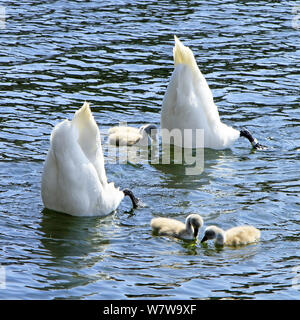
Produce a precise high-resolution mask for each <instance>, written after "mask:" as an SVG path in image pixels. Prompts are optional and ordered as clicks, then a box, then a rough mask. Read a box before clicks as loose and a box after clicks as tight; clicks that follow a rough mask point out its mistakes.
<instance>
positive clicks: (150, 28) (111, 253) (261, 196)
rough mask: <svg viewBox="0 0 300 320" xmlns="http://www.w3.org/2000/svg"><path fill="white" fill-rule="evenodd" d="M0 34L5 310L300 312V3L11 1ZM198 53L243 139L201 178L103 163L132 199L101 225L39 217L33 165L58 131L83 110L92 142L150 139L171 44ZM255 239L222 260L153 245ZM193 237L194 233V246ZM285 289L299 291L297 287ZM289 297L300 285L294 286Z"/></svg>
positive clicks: (202, 248) (190, 247)
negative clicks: (114, 133)
mask: <svg viewBox="0 0 300 320" xmlns="http://www.w3.org/2000/svg"><path fill="white" fill-rule="evenodd" d="M2 5H3V6H5V7H6V24H5V29H0V39H1V40H0V41H1V42H0V44H1V45H0V66H1V68H0V74H1V79H0V101H1V107H0V212H1V217H0V252H1V254H0V264H1V268H2V269H1V270H3V268H4V269H5V274H6V288H5V289H0V298H1V299H148V298H149V299H199V298H200V299H206V298H208V299H221V298H238V299H243V298H247V299H299V298H300V291H299V290H300V289H299V288H298V287H297V281H298V278H299V274H298V273H297V270H298V269H297V268H298V267H299V265H300V259H299V237H300V226H299V225H300V215H299V213H300V212H299V211H300V210H299V203H300V201H299V191H300V186H299V162H298V161H299V152H300V141H299V119H300V113H299V81H300V76H299V69H300V59H299V58H300V54H299V39H300V37H299V36H300V33H299V32H300V29H298V30H297V29H295V28H293V27H292V21H293V18H294V16H293V14H292V8H293V6H294V5H296V2H294V1H289V2H282V3H280V2H269V1H233V0H228V1H217V0H214V1H189V2H188V3H187V2H186V1H158V2H157V1H125V0H120V1H101V2H100V1H88V2H86V1H67V0H61V1H33V0H29V1H22V2H18V1H5V2H4V4H2ZM174 34H176V35H177V36H178V37H179V38H180V39H181V40H182V41H183V43H184V44H186V45H188V46H189V47H190V48H191V49H192V50H193V52H194V54H195V57H196V60H197V62H198V65H199V67H200V69H201V71H202V72H203V74H204V75H205V77H206V79H207V81H208V83H209V86H210V87H211V89H212V91H213V95H214V97H215V101H216V103H217V105H218V107H219V112H220V116H221V118H222V120H223V122H225V123H226V124H228V125H232V126H234V127H236V128H241V127H247V128H248V129H249V130H251V131H252V132H253V134H254V135H255V136H256V137H257V138H258V139H259V141H260V142H261V143H262V144H265V145H267V146H268V150H266V151H263V152H261V151H252V150H251V149H250V145H249V143H248V142H247V141H246V140H245V139H244V140H243V139H240V140H239V141H237V143H236V144H235V145H234V146H233V147H232V148H231V149H230V150H224V151H215V150H205V154H204V156H205V165H204V171H203V173H201V174H200V175H197V176H187V175H185V166H183V165H176V164H174V165H169V166H166V165H161V164H158V165H157V164H153V163H151V162H148V163H141V164H137V165H134V164H131V163H117V164H114V163H111V162H110V161H107V163H106V171H107V176H108V179H109V181H114V182H115V184H116V185H117V186H120V187H121V188H125V187H127V188H130V189H132V190H134V192H135V194H136V195H137V196H138V197H139V198H141V199H142V200H143V202H144V203H145V204H146V206H145V207H143V208H140V209H137V210H134V211H132V210H131V204H130V201H129V200H128V199H126V200H124V201H123V202H122V203H121V205H120V207H119V208H118V210H117V211H116V212H115V213H113V214H112V215H109V216H107V217H105V218H99V217H93V218H77V217H71V216H68V215H64V214H58V213H55V212H51V211H48V210H45V209H44V207H43V204H42V201H41V196H40V184H41V174H42V169H43V161H44V160H45V157H46V153H47V150H48V147H49V137H50V133H51V130H52V129H53V127H54V125H55V124H57V123H58V122H59V121H61V120H63V119H65V118H69V119H71V118H72V115H73V113H74V112H75V110H77V109H78V108H79V107H80V106H81V105H82V103H83V101H85V100H87V101H89V102H90V103H91V106H92V110H93V113H94V116H95V119H96V121H97V123H98V125H99V127H100V130H101V134H102V139H103V145H104V150H105V156H106V157H107V156H108V155H107V149H105V143H106V138H107V130H108V128H109V127H111V126H112V125H116V124H118V123H119V122H120V121H125V122H127V123H128V124H129V125H133V126H139V125H141V124H143V123H146V122H152V123H156V124H157V125H159V122H160V109H161V104H162V99H163V95H164V92H165V90H166V87H167V84H168V79H169V77H170V75H171V73H172V70H173V61H172V48H173V42H174V41H173V35H174ZM190 213H200V214H201V215H202V216H203V218H204V220H205V225H209V224H216V225H218V226H220V227H223V228H225V229H226V228H229V227H231V226H235V225H240V224H252V225H255V226H256V227H257V228H259V229H260V230H261V231H262V238H261V241H260V242H259V243H258V244H253V245H249V246H245V247H239V248H235V249H232V248H227V247H224V248H223V249H217V248H215V247H214V245H213V244H212V243H208V244H206V245H201V244H200V242H199V241H198V242H194V243H187V242H184V241H181V240H174V239H169V238H165V237H157V236H153V235H152V233H151V229H150V226H149V223H150V220H151V219H152V218H153V217H157V216H165V217H174V218H176V219H178V220H181V221H184V219H185V217H186V216H187V215H188V214H190ZM201 235H202V233H201V234H200V237H201ZM293 284H294V285H293ZM295 284H296V285H295Z"/></svg>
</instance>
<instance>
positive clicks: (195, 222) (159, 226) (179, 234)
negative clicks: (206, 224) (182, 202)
mask: <svg viewBox="0 0 300 320" xmlns="http://www.w3.org/2000/svg"><path fill="white" fill-rule="evenodd" d="M150 225H151V227H152V230H153V232H154V233H157V234H158V235H162V236H171V237H176V238H180V239H183V240H193V239H195V238H197V235H198V231H199V229H200V228H201V227H202V225H203V219H202V217H201V216H200V215H198V214H190V215H189V216H188V217H187V218H186V220H185V223H183V222H181V221H178V220H175V219H171V218H162V217H160V218H153V219H152V220H151V223H150Z"/></svg>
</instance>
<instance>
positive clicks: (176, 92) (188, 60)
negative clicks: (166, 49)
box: [161, 36, 260, 150]
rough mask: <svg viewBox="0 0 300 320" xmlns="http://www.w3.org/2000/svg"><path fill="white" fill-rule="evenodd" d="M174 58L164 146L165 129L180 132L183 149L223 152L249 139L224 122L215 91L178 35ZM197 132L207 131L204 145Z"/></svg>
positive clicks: (166, 99)
mask: <svg viewBox="0 0 300 320" xmlns="http://www.w3.org/2000/svg"><path fill="white" fill-rule="evenodd" d="M173 58H174V71H173V73H172V75H171V78H170V81H169V84H168V87H167V91H166V93H165V95H164V98H163V104H162V110H161V129H162V141H163V143H168V141H167V140H168V136H166V138H164V129H165V130H167V132H171V131H172V130H173V129H179V130H180V132H181V136H182V140H181V141H182V143H181V145H179V146H180V147H182V146H183V147H187V148H195V147H196V148H197V147H205V148H212V149H217V150H221V149H226V148H229V147H231V146H232V144H233V143H234V142H235V141H236V140H237V139H238V138H239V137H240V136H244V137H247V138H248V139H249V136H246V135H244V134H243V133H241V132H240V131H239V130H236V129H234V128H232V127H230V126H227V125H226V124H224V123H222V122H221V120H220V116H219V112H218V108H217V106H216V105H215V103H214V99H213V95H212V92H211V90H210V88H209V86H208V84H207V82H206V80H205V78H204V76H203V74H202V73H201V71H200V70H199V68H198V66H197V63H196V60H195V58H194V55H193V52H192V51H191V49H189V48H188V47H185V46H184V45H183V44H182V43H181V42H180V40H179V39H178V38H177V37H176V36H175V46H174V48H173ZM187 129H189V130H190V129H192V134H187ZM196 129H202V130H203V137H204V142H203V141H202V140H201V139H200V141H199V142H198V141H197V139H196ZM247 133H248V131H247ZM249 134H250V133H249ZM250 137H251V139H252V140H253V141H254V142H253V141H250V142H251V144H252V145H253V147H256V144H257V147H259V146H260V145H258V143H257V140H256V139H254V138H252V136H251V134H250ZM177 141H178V140H177ZM203 143H204V145H203ZM176 144H178V143H176Z"/></svg>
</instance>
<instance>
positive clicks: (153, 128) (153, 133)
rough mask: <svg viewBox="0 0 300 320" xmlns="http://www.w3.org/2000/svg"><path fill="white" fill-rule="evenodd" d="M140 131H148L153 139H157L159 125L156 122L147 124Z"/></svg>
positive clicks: (142, 132)
mask: <svg viewBox="0 0 300 320" xmlns="http://www.w3.org/2000/svg"><path fill="white" fill-rule="evenodd" d="M139 131H140V133H141V134H142V135H144V133H146V134H147V135H148V136H149V137H150V138H151V139H152V140H154V141H157V126H156V125H155V124H145V125H143V126H141V127H140V129H139Z"/></svg>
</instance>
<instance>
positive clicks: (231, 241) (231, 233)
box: [201, 225, 260, 246]
mask: <svg viewBox="0 0 300 320" xmlns="http://www.w3.org/2000/svg"><path fill="white" fill-rule="evenodd" d="M259 238H260V231H259V230H258V229H256V228H255V227H253V226H246V225H245V226H239V227H233V228H231V229H228V230H226V231H224V230H223V229H221V228H219V227H217V226H209V227H207V228H206V229H205V232H204V237H203V239H202V240H201V242H204V241H207V240H210V239H215V244H216V245H221V246H223V245H228V246H239V245H245V244H248V243H252V242H256V241H258V240H259Z"/></svg>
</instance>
